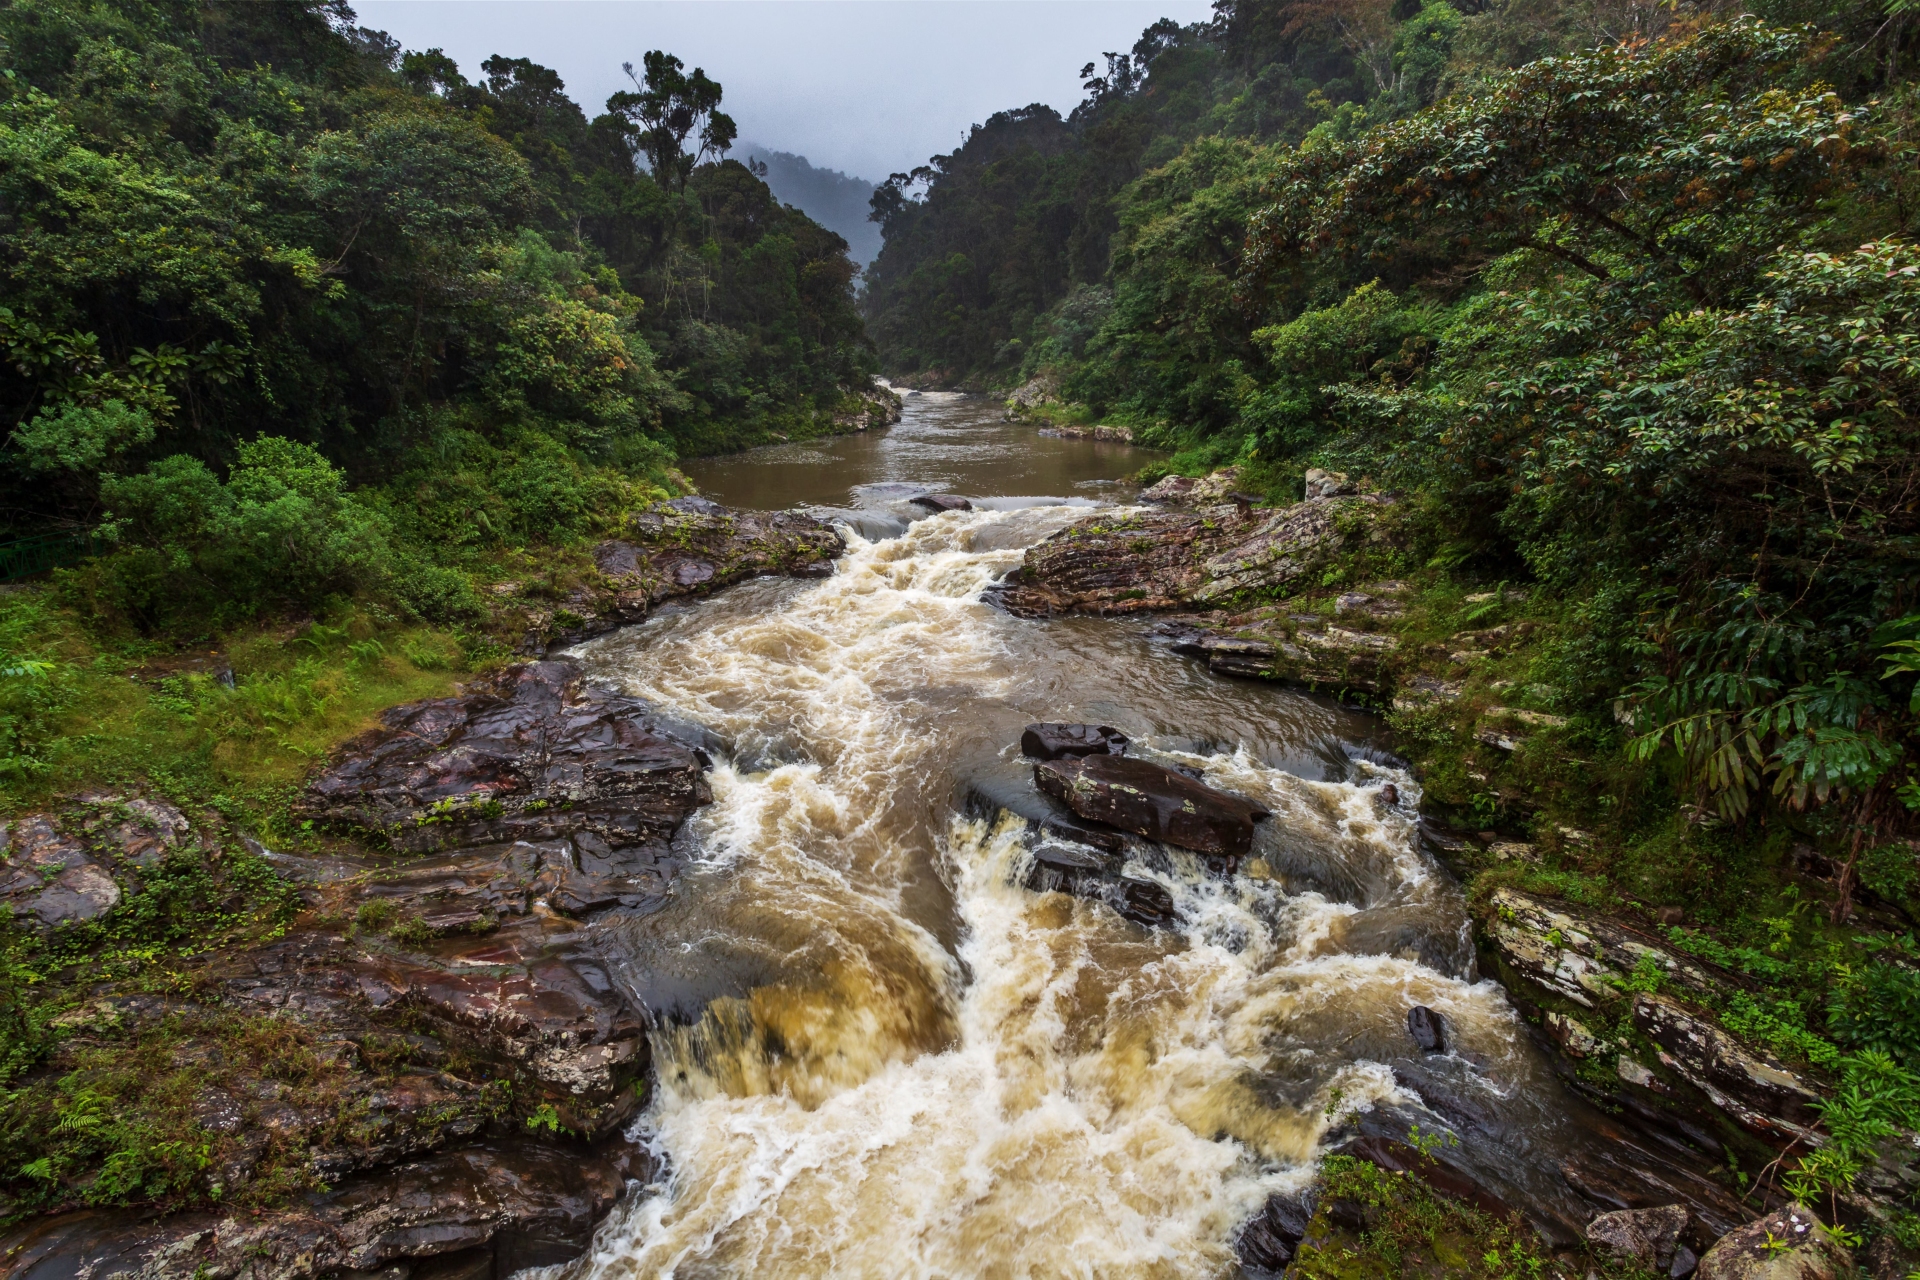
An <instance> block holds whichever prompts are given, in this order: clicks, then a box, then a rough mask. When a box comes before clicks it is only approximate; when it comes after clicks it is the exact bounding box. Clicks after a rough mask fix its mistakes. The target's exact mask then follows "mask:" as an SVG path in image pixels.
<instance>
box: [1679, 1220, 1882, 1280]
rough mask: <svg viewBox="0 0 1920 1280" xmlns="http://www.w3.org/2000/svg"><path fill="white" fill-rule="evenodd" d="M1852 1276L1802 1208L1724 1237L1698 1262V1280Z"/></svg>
mask: <svg viewBox="0 0 1920 1280" xmlns="http://www.w3.org/2000/svg"><path fill="white" fill-rule="evenodd" d="M1852 1272H1853V1258H1852V1256H1851V1255H1850V1254H1849V1253H1848V1251H1847V1249H1846V1248H1845V1246H1843V1245H1841V1244H1839V1243H1837V1242H1836V1241H1834V1240H1833V1239H1831V1238H1830V1237H1829V1236H1828V1235H1827V1233H1826V1232H1825V1230H1824V1229H1822V1227H1821V1224H1820V1220H1819V1219H1818V1218H1816V1217H1814V1215H1813V1214H1812V1213H1811V1212H1810V1211H1808V1210H1807V1209H1805V1208H1803V1207H1802V1206H1800V1205H1790V1206H1788V1207H1787V1208H1785V1209H1781V1210H1777V1211H1776V1212H1773V1213H1769V1214H1767V1215H1766V1216H1764V1217H1761V1218H1756V1219H1755V1220H1754V1221H1752V1222H1749V1223H1748V1224H1747V1225H1746V1226H1744V1227H1741V1228H1739V1229H1738V1230H1735V1231H1731V1232H1729V1233H1727V1234H1726V1235H1725V1236H1722V1237H1721V1238H1720V1240H1719V1242H1718V1243H1716V1244H1715V1245H1714V1246H1713V1248H1711V1249H1709V1250H1707V1253H1706V1256H1705V1257H1703V1258H1701V1259H1700V1266H1699V1269H1698V1270H1697V1271H1695V1272H1694V1274H1695V1275H1696V1276H1698V1277H1700V1280H1840V1278H1841V1277H1842V1276H1847V1275H1850V1274H1852Z"/></svg>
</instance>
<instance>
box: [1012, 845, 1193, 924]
mask: <svg viewBox="0 0 1920 1280" xmlns="http://www.w3.org/2000/svg"><path fill="white" fill-rule="evenodd" d="M1125 864H1126V858H1125V857H1124V856H1123V855H1121V854H1120V853H1119V852H1118V851H1117V850H1105V849H1101V848H1098V847H1097V846H1091V845H1086V844H1080V843H1077V842H1076V843H1067V842H1063V841H1061V840H1059V839H1054V838H1047V837H1045V836H1043V837H1042V838H1041V839H1040V840H1039V841H1038V842H1037V843H1036V844H1035V845H1034V848H1033V855H1032V861H1031V862H1030V863H1029V864H1028V866H1027V870H1026V874H1025V875H1024V876H1023V877H1022V878H1021V883H1022V884H1024V885H1025V886H1026V887H1027V888H1029V889H1032V890H1033V891H1034V892H1036V893H1070V894H1072V895H1073V896H1074V897H1076V898H1087V899H1089V900H1091V901H1094V902H1104V903H1106V904H1107V905H1108V906H1109V907H1112V908H1113V910H1114V911H1115V912H1116V913H1117V914H1119V915H1120V916H1122V917H1123V918H1125V919H1128V920H1131V921H1133V922H1134V923H1135V924H1139V925H1145V926H1147V927H1148V928H1165V927H1166V926H1168V925H1171V924H1174V923H1175V922H1176V921H1177V920H1178V919H1179V917H1178V915H1177V914H1176V913H1175V911H1174V908H1173V895H1172V894H1171V893H1170V892H1168V891H1167V887H1166V886H1165V885H1163V884H1161V883H1160V882H1159V881H1157V880H1149V879H1147V878H1146V877H1144V876H1132V875H1128V874H1126V871H1125Z"/></svg>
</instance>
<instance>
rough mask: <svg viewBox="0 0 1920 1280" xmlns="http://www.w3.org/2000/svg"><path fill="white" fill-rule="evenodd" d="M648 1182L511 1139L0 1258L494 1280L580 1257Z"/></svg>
mask: <svg viewBox="0 0 1920 1280" xmlns="http://www.w3.org/2000/svg"><path fill="white" fill-rule="evenodd" d="M651 1174H652V1168H651V1165H650V1164H649V1163H648V1159H647V1157H646V1155H645V1154H644V1152H641V1151H639V1150H637V1149H636V1148H634V1147H632V1146H630V1145H629V1144H627V1143H626V1142H625V1141H624V1140H623V1141H620V1142H616V1143H613V1144H610V1145H609V1146H606V1147H603V1148H600V1149H597V1150H595V1149H589V1148H583V1147H575V1148H572V1149H561V1148H554V1147H551V1146H546V1145H542V1144H538V1143H534V1142H530V1141H506V1142H499V1143H492V1144H488V1145H486V1146H482V1147H473V1148H469V1149H467V1150H464V1151H458V1152H448V1153H445V1154H442V1155H437V1156H432V1157H429V1158H426V1159H423V1160H417V1161H414V1162H412V1163H409V1164H404V1165H400V1166H398V1167H396V1168H393V1169H391V1170H387V1171H383V1172H381V1173H378V1174H368V1175H360V1176H357V1177H352V1178H348V1179H346V1180H345V1181H343V1182H342V1183H341V1184H340V1185H339V1186H337V1187H336V1188H334V1189H333V1190H330V1191H326V1192H321V1193H318V1194H315V1195H313V1196H310V1197H309V1198H308V1200H307V1202H306V1203H304V1204H301V1205H300V1206H299V1207H297V1208H287V1209H282V1210H274V1211H267V1212H264V1213H248V1214H232V1215H225V1214H220V1213H208V1212H197V1213H185V1214H177V1215H172V1216H167V1217H160V1216H156V1215H151V1214H139V1213H128V1212H126V1211H124V1210H116V1211H98V1210H89V1211H86V1212H82V1213H74V1214H67V1215H64V1216H61V1217H55V1218H44V1219H40V1220H37V1221H33V1222H29V1223H26V1224H24V1225H22V1226H20V1227H17V1228H15V1229H14V1230H13V1231H12V1232H10V1233H8V1234H7V1235H6V1236H4V1237H0V1259H4V1260H5V1263H6V1266H7V1268H8V1270H7V1272H6V1274H7V1275H8V1276H9V1277H10V1280H67V1278H68V1277H73V1276H87V1275H98V1276H121V1277H126V1278H127V1280H240V1278H243V1277H244V1278H245V1280H320V1278H321V1277H327V1276H333V1275H338V1274H341V1273H352V1274H360V1275H371V1274H377V1273H382V1272H384V1271H386V1269H388V1268H398V1269H397V1270H395V1271H394V1272H393V1273H392V1274H393V1275H394V1276H405V1275H408V1274H409V1273H411V1274H414V1275H420V1274H423V1273H424V1274H430V1275H432V1276H436V1277H440V1278H441V1280H447V1278H448V1277H450V1276H454V1275H467V1274H470V1275H475V1276H485V1277H489V1280H491V1278H492V1277H505V1276H508V1275H511V1274H512V1273H513V1272H515V1271H518V1270H520V1269H522V1268H526V1267H535V1266H550V1265H553V1264H555V1263H560V1262H566V1261H569V1260H571V1259H572V1258H575V1257H577V1256H579V1254H580V1253H581V1252H582V1251H583V1250H584V1249H585V1248H586V1245H587V1242H588V1240H589V1239H590V1237H591V1235H592V1231H593V1225H594V1223H595V1222H596V1221H598V1220H599V1219H600V1218H601V1217H604V1216H605V1214H606V1212H607V1210H609V1209H611V1208H612V1207H613V1205H614V1203H615V1202H616V1201H617V1200H618V1199H619V1197H620V1195H621V1194H622V1192H623V1190H624V1188H625V1183H626V1179H627V1178H628V1177H632V1176H639V1177H647V1176H651ZM410 1263H411V1264H415V1265H416V1266H420V1265H424V1266H426V1267H431V1268H433V1270H431V1271H430V1272H423V1271H420V1270H414V1269H413V1267H410V1266H409V1265H408V1264H410ZM449 1264H451V1265H452V1267H454V1268H458V1269H447V1268H448V1267H449ZM469 1268H470V1270H469Z"/></svg>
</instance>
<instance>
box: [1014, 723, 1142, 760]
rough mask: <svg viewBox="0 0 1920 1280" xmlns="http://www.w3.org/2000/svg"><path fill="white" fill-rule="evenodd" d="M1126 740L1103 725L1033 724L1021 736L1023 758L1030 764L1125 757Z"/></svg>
mask: <svg viewBox="0 0 1920 1280" xmlns="http://www.w3.org/2000/svg"><path fill="white" fill-rule="evenodd" d="M1126 753H1127V738H1126V735H1125V734H1123V733H1121V732H1120V731H1119V730H1118V729H1115V728H1113V727H1112V726H1110V725H1104V724H1055V723H1052V722H1045V723H1041V724H1030V725H1028V726H1027V728H1026V732H1024V733H1022V734H1021V735H1020V754H1021V755H1023V756H1025V757H1027V759H1029V760H1057V759H1059V758H1060V757H1061V756H1123V755H1125V754H1126Z"/></svg>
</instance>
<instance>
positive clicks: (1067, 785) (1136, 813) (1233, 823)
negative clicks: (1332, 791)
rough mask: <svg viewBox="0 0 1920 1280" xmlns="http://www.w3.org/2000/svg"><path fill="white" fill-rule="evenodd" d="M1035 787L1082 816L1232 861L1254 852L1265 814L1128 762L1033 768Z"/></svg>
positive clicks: (1071, 761) (1077, 761) (1167, 772)
mask: <svg viewBox="0 0 1920 1280" xmlns="http://www.w3.org/2000/svg"><path fill="white" fill-rule="evenodd" d="M1033 778H1034V784H1035V785H1036V786H1038V787H1039V788H1040V790H1041V791H1043V792H1045V793H1046V794H1048V795H1050V796H1053V797H1054V798H1055V799H1057V800H1060V801H1061V802H1063V803H1064V804H1065V805H1066V806H1067V807H1068V808H1069V809H1072V810H1073V811H1074V812H1075V813H1076V814H1078V815H1079V816H1081V817H1082V818H1088V819H1091V820H1093V821H1095V822H1103V823H1106V824H1107V825H1108V826H1111V827H1118V828H1119V829H1120V830H1122V831H1130V832H1132V833H1133V834H1135V835H1139V836H1144V837H1146V838H1147V839H1149V840H1158V841H1160V842H1161V843H1163V844H1171V845H1177V846H1178V847H1180V848H1182V849H1192V850H1194V851H1195V852H1198V853H1208V854H1217V855H1222V856H1225V857H1229V858H1239V857H1243V856H1245V855H1246V854H1247V853H1248V852H1249V851H1250V850H1251V849H1252V848H1253V824H1254V823H1255V822H1257V821H1258V820H1259V819H1261V818H1265V817H1267V816H1268V812H1267V810H1266V809H1264V808H1262V807H1261V806H1259V805H1257V804H1255V803H1254V802H1253V801H1251V800H1248V799H1246V798H1245V797H1243V796H1236V795H1232V794H1230V793H1228V792H1225V791H1216V790H1214V789H1213V788H1212V787H1209V786H1207V785H1206V784H1205V783H1203V782H1197V781H1195V780H1194V779H1192V778H1189V777H1186V776H1185V775H1183V774H1180V773H1176V772H1175V771H1174V770H1172V769H1168V768H1165V767H1163V766H1161V765H1157V764H1154V763H1152V762H1151V761H1147V760H1140V759H1137V758H1134V757H1131V756H1106V755H1099V756H1080V757H1068V758H1066V759H1060V760H1046V761H1042V762H1041V763H1039V764H1036V765H1035V766H1034V767H1033Z"/></svg>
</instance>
